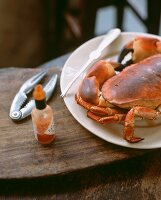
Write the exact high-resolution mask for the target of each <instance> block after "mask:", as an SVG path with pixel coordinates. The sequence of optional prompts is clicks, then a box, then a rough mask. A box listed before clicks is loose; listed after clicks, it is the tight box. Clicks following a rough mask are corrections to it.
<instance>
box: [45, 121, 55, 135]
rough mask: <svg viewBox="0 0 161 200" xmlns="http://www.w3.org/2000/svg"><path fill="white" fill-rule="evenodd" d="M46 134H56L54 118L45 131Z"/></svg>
mask: <svg viewBox="0 0 161 200" xmlns="http://www.w3.org/2000/svg"><path fill="white" fill-rule="evenodd" d="M44 134H46V135H54V134H55V124H54V120H53V119H52V120H51V122H50V124H49V126H48V128H47V129H46V131H45V132H44Z"/></svg>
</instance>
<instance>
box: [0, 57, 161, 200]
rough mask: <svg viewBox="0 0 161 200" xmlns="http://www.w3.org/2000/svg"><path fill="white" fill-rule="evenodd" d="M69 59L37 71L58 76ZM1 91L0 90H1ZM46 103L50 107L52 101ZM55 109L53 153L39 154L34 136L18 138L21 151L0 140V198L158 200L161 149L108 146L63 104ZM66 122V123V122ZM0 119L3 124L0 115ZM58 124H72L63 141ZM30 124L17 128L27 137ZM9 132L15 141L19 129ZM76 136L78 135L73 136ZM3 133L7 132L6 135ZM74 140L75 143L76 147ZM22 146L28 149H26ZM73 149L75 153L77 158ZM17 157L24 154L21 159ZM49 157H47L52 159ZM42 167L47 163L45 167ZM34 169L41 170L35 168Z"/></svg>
mask: <svg viewBox="0 0 161 200" xmlns="http://www.w3.org/2000/svg"><path fill="white" fill-rule="evenodd" d="M68 56H69V55H66V56H63V57H60V58H58V59H55V60H52V61H50V62H48V63H45V64H44V65H43V66H42V67H47V68H50V67H51V66H54V70H55V69H56V70H58V71H59V69H60V73H61V67H62V66H63V64H64V62H65V61H66V59H67V57H68ZM14 70H16V69H13V71H14ZM23 70H25V69H20V70H19V72H18V71H17V72H18V73H20V74H21V71H23ZM36 70H37V69H36ZM38 70H39V69H38ZM7 71H8V69H7V68H6V69H1V75H2V74H4V75H6V72H7ZM13 71H12V70H10V73H9V75H13V74H12V72H13ZM26 72H33V70H32V69H27V71H26ZM28 75H29V74H28V73H26V74H25V76H24V77H28ZM1 78H2V77H1ZM4 81H5V79H4ZM18 84H20V83H18ZM18 84H17V87H18ZM2 86H3V84H2ZM2 86H1V90H3V88H4V87H2ZM10 87H11V86H10ZM57 87H58V88H57V92H58V93H60V90H59V85H58V86H57ZM13 93H14V92H13ZM11 94H12V92H11ZM8 97H9V98H11V97H10V96H8ZM54 101H58V100H57V97H56V96H55V97H53V102H54ZM59 101H60V100H59ZM50 103H52V100H51V102H50ZM4 105H5V104H3V103H2V102H1V108H3V109H2V112H4V115H5V112H6V110H7V109H6V108H5V107H4ZM62 105H63V108H62ZM60 106H61V107H60ZM60 108H61V109H60ZM55 109H56V113H57V116H59V118H58V119H57V123H58V125H59V127H58V128H59V131H60V137H59V138H58V141H57V142H56V144H55V146H54V148H55V150H54V148H53V146H52V150H51V147H47V148H45V151H44V150H42V147H40V146H37V144H36V143H35V141H34V140H33V137H32V136H31V135H29V134H28V135H27V142H24V141H23V142H22V138H23V137H22V136H20V137H19V140H18V142H19V144H24V146H23V147H21V148H18V147H16V146H13V144H15V145H16V144H17V143H14V140H13V136H10V137H9V139H10V145H11V146H10V147H9V145H8V144H9V143H8V142H7V140H4V135H3V134H2V135H1V140H2V141H3V140H4V141H5V142H6V146H5V145H4V144H2V142H1V143H0V144H1V147H2V148H1V149H2V150H1V151H0V153H1V155H0V158H3V159H1V160H0V166H1V169H0V176H1V177H0V178H1V179H0V188H1V189H0V198H4V197H5V198H6V199H7V198H8V199H13V198H15V199H63V200H64V199H130V198H131V199H161V190H160V187H161V173H160V171H161V159H160V156H161V151H160V149H156V150H152V151H147V150H134V149H128V148H122V147H119V146H116V145H112V144H109V143H108V142H105V141H103V140H101V139H99V138H97V137H96V136H94V135H92V134H91V133H90V132H88V131H86V130H85V129H84V128H83V127H81V125H79V124H78V123H77V122H76V121H75V119H74V118H73V117H72V116H71V115H70V113H69V111H68V110H67V109H66V107H65V105H64V104H63V102H61V104H59V106H56V107H55ZM59 109H60V111H59ZM62 111H63V113H62ZM63 116H64V119H63ZM67 117H68V120H65V118H67ZM0 119H1V121H2V119H3V116H2V115H1V117H0ZM3 122H4V123H3V126H2V123H1V125H0V132H1V133H4V130H5V128H4V127H5V126H4V124H5V120H3ZM61 122H62V124H63V123H67V122H68V123H69V126H71V125H73V124H74V127H73V129H72V130H71V128H69V130H71V133H70V132H68V131H66V132H67V133H68V140H67V136H66V134H65V130H63V128H61V127H62V126H60V123H61ZM9 123H12V122H9ZM24 124H25V125H24ZM29 124H30V120H29V119H27V120H26V121H24V122H23V123H22V124H20V125H21V126H22V127H25V128H26V129H25V131H26V132H27V131H28V129H29V128H28V125H29ZM13 126H14V125H13ZM65 126H67V124H65ZM22 127H21V128H22ZM78 130H79V131H78ZM10 131H11V132H12V133H14V134H16V136H18V135H17V134H18V133H20V131H19V130H18V129H17V132H18V133H17V132H16V133H15V132H13V131H12V130H11V129H10ZM74 131H75V133H76V134H75V138H74V139H73V135H72V132H74ZM78 132H81V135H78ZM6 134H9V133H7V131H6ZM10 134H11V133H10ZM6 138H7V136H6ZM79 139H80V144H79V142H78V141H79ZM63 141H64V142H63ZM70 142H71V143H70ZM81 142H82V144H81ZM27 146H28V148H29V149H27V148H26V147H27ZM81 146H82V147H81ZM84 147H86V149H85V150H84V149H83V148H84ZM6 149H7V150H10V153H9V154H7V153H6V152H7V151H6ZM17 149H18V151H19V154H18V155H19V157H20V159H19V160H18V156H15V157H14V153H15V152H16V151H17ZM76 149H78V150H79V151H77V153H76ZM3 150H5V151H3ZM34 151H35V153H34ZM82 151H83V152H82ZM21 152H23V156H22V155H21ZM44 152H45V153H44ZM72 152H73V153H72ZM2 153H4V154H5V153H6V154H5V155H9V157H8V158H5V157H4V155H2ZM48 153H50V154H52V157H51V156H49V155H48ZM57 154H59V155H60V156H58V155H57ZM38 155H43V156H44V155H45V156H46V158H45V156H44V157H39V159H38ZM54 155H55V157H54ZM63 155H64V156H63ZM12 156H13V157H12ZM21 156H22V157H21ZM31 156H32V158H31ZM24 158H28V161H30V163H28V162H26V160H25V162H24ZM29 158H30V159H29ZM33 158H34V159H35V160H34V161H33V160H32V159H33ZM21 159H22V160H21ZM36 159H37V160H36ZM53 161H55V163H54V162H53ZM32 162H33V163H32ZM45 162H47V163H46V165H45ZM31 163H32V165H31ZM49 164H50V165H49ZM38 165H39V166H43V167H41V168H38V167H37V166H38ZM31 166H32V167H31ZM44 170H45V171H44ZM7 174H8V175H7Z"/></svg>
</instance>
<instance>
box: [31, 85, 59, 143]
mask: <svg viewBox="0 0 161 200" xmlns="http://www.w3.org/2000/svg"><path fill="white" fill-rule="evenodd" d="M33 97H34V99H35V108H34V109H33V110H32V113H31V117H32V122H33V128H34V135H35V138H36V139H37V141H38V142H39V143H41V144H50V143H51V142H53V140H54V139H55V126H54V113H53V109H52V108H51V107H50V106H49V105H47V104H46V94H45V91H44V90H43V87H42V85H41V84H38V85H37V86H36V87H35V89H34V92H33Z"/></svg>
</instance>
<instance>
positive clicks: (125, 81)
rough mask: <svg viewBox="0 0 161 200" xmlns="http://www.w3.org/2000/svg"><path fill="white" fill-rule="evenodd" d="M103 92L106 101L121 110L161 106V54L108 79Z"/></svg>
mask: <svg viewBox="0 0 161 200" xmlns="http://www.w3.org/2000/svg"><path fill="white" fill-rule="evenodd" d="M101 90H102V96H103V97H104V99H105V100H106V101H108V102H110V103H111V104H113V105H116V106H118V107H120V108H126V109H130V108H132V107H135V106H144V107H149V108H156V107H158V106H159V105H161V54H157V55H154V56H151V57H149V58H146V59H144V60H143V61H141V62H139V63H137V64H132V65H131V66H129V67H127V68H125V69H124V70H123V71H122V72H120V73H119V74H117V75H115V76H113V77H111V78H110V79H108V80H107V81H106V82H105V83H104V84H103V86H102V89H101Z"/></svg>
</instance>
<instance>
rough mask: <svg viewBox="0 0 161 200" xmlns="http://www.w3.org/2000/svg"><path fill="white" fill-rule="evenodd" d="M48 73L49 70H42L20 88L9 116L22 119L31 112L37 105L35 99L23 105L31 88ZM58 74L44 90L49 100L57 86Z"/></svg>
mask: <svg viewBox="0 0 161 200" xmlns="http://www.w3.org/2000/svg"><path fill="white" fill-rule="evenodd" d="M46 74H47V71H43V72H40V73H38V74H36V75H34V76H33V77H31V78H30V79H28V80H27V81H26V82H25V83H24V84H23V85H22V86H21V87H20V89H19V91H18V93H17V94H16V96H15V97H14V99H13V102H12V104H11V108H10V114H9V116H10V117H11V119H13V120H17V121H18V120H21V119H23V118H25V117H27V116H29V115H30V114H31V111H32V109H33V108H34V107H35V101H34V100H33V99H32V100H30V101H29V102H28V103H27V104H26V105H25V106H24V107H22V105H23V104H24V102H25V101H26V100H27V94H28V93H29V92H31V90H32V89H33V88H34V87H35V86H36V84H38V83H39V82H40V81H41V80H42V79H43V78H44V76H45V75H46ZM57 77H58V76H57V74H54V75H53V76H52V77H51V79H50V80H49V81H48V83H47V84H46V85H45V87H44V91H45V93H46V100H48V99H49V98H50V97H51V95H52V93H53V91H54V89H55V86H56V82H57Z"/></svg>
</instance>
